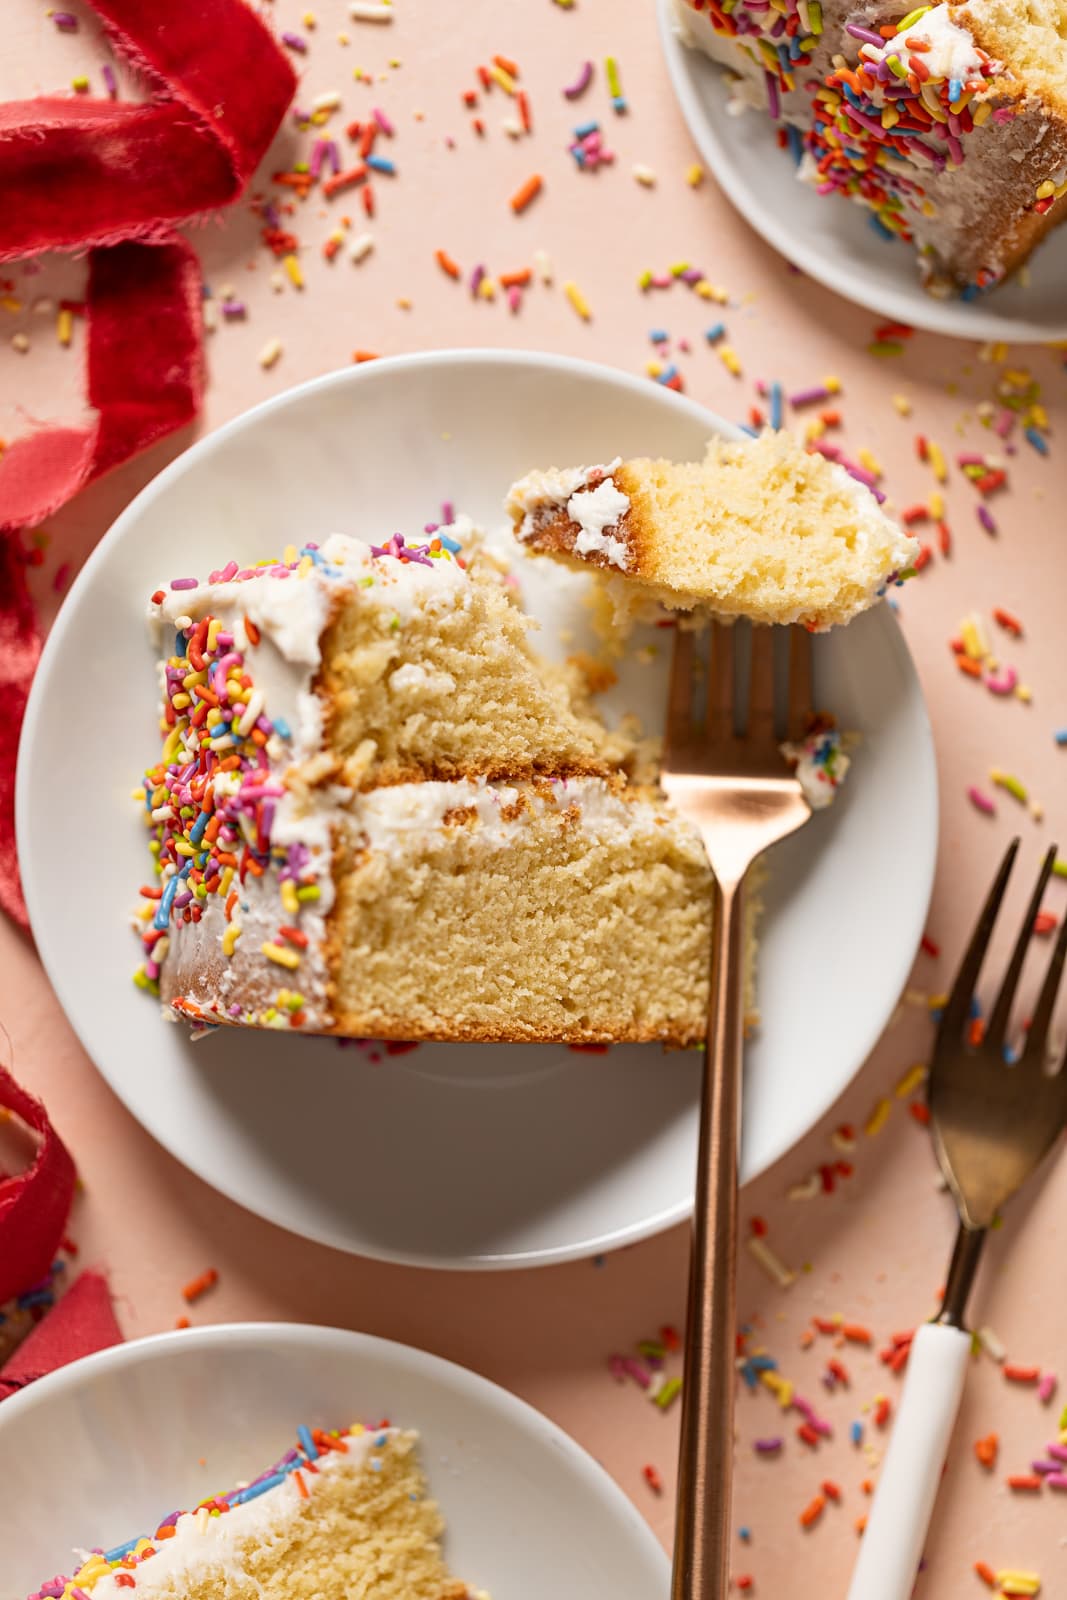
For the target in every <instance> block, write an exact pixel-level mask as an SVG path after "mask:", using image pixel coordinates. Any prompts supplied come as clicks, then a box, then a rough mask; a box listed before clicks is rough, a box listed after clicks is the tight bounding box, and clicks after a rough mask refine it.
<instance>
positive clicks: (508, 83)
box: [487, 61, 515, 94]
mask: <svg viewBox="0 0 1067 1600" xmlns="http://www.w3.org/2000/svg"><path fill="white" fill-rule="evenodd" d="M487 70H488V73H489V76H490V77H491V78H492V80H493V82H494V83H499V85H500V87H501V88H502V89H503V91H504V93H505V94H514V93H515V79H514V78H513V77H512V76H511V73H510V72H505V71H504V68H503V67H498V66H497V64H496V62H495V61H494V62H493V65H492V66H491V67H489V68H488V69H487Z"/></svg>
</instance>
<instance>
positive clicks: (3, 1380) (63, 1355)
mask: <svg viewBox="0 0 1067 1600" xmlns="http://www.w3.org/2000/svg"><path fill="white" fill-rule="evenodd" d="M121 1343H122V1332H121V1330H120V1328H119V1325H118V1323H117V1322H116V1321H115V1313H114V1311H113V1310H112V1309H111V1295H110V1294H109V1293H108V1287H107V1283H106V1281H105V1280H104V1278H102V1277H101V1275H100V1273H99V1272H83V1273H82V1274H81V1276H80V1277H79V1278H77V1279H75V1281H74V1283H73V1284H72V1285H71V1287H70V1288H69V1289H68V1290H67V1292H66V1294H65V1295H64V1296H63V1298H62V1300H60V1301H59V1303H58V1304H57V1305H56V1306H54V1307H53V1309H52V1310H51V1311H49V1312H48V1314H47V1316H45V1317H44V1318H43V1319H42V1320H41V1321H40V1322H39V1323H38V1324H37V1326H36V1328H34V1330H33V1332H32V1333H30V1334H28V1335H27V1337H26V1338H25V1339H24V1340H23V1341H22V1343H21V1344H20V1345H19V1347H18V1349H17V1350H16V1351H15V1353H14V1355H13V1356H11V1357H10V1359H9V1360H8V1362H7V1364H6V1366H4V1367H3V1368H0V1400H6V1399H7V1397H8V1395H11V1394H15V1393H16V1392H17V1390H19V1389H24V1388H25V1387H26V1385H27V1384H28V1383H33V1381H34V1379H36V1378H43V1377H44V1376H45V1374H46V1373H48V1372H54V1371H55V1370H56V1368H57V1367H65V1366H66V1365H67V1363H68V1362H70V1361H77V1360H79V1359H80V1358H81V1357H82V1356H90V1355H92V1353H93V1351H94V1350H107V1349H108V1348H109V1347H110V1346H111V1345H113V1344H121Z"/></svg>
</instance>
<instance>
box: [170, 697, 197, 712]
mask: <svg viewBox="0 0 1067 1600" xmlns="http://www.w3.org/2000/svg"><path fill="white" fill-rule="evenodd" d="M170 703H171V705H172V706H173V707H174V709H175V711H184V710H185V708H186V706H191V705H192V703H193V697H192V695H191V694H176V695H172V696H171V702H170Z"/></svg>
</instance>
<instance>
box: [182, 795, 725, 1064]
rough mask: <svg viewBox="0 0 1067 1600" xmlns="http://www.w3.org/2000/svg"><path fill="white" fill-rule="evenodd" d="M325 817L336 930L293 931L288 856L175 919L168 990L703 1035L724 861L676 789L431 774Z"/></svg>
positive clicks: (245, 1010)
mask: <svg viewBox="0 0 1067 1600" xmlns="http://www.w3.org/2000/svg"><path fill="white" fill-rule="evenodd" d="M317 820H318V821H319V823H320V824H322V825H325V826H327V827H328V829H329V831H330V834H331V837H332V839H333V841H334V850H335V853H334V863H333V883H332V894H333V898H332V902H331V910H330V912H329V913H328V915H327V916H326V917H325V919H324V931H325V937H324V939H322V941H321V942H319V941H318V940H316V941H315V942H314V943H312V942H309V944H308V946H307V947H305V948H300V947H299V946H294V945H292V944H287V943H286V939H285V935H284V934H283V933H281V932H280V931H279V928H280V927H281V926H283V925H284V923H285V920H286V916H287V913H286V911H285V909H284V906H283V904H282V900H281V890H280V886H279V884H278V881H277V879H276V878H275V876H274V875H273V874H270V873H268V874H265V875H264V876H263V877H262V878H260V879H259V880H256V881H255V882H254V883H253V884H251V885H247V886H246V890H244V891H242V895H241V898H240V899H239V901H238V903H237V904H236V905H234V906H233V908H232V918H231V922H230V923H229V924H228V923H227V920H226V916H225V912H224V908H223V906H222V904H221V902H220V901H219V899H218V897H216V898H215V900H214V901H213V903H212V904H211V905H210V906H209V907H208V908H207V909H206V911H205V913H204V915H203V916H202V918H201V919H200V921H199V922H197V923H191V924H188V925H182V926H180V927H179V928H177V929H176V930H175V932H174V933H173V934H172V936H171V942H170V950H169V954H168V957H167V960H166V963H165V966H164V969H163V973H162V987H161V992H162V995H163V998H164V999H165V1000H166V1001H168V1002H169V1003H170V1004H171V1005H172V1006H173V1007H175V1008H176V1009H177V1011H178V1012H179V1013H180V1014H182V1015H184V1016H187V1017H189V1018H191V1019H192V1020H194V1021H195V1022H197V1023H200V1024H204V1023H208V1024H210V1023H214V1022H232V1023H235V1024H238V1025H251V1026H264V1025H266V1026H274V1027H286V1028H288V1027H292V1026H295V1027H299V1028H302V1029H304V1030H307V1031H318V1032H335V1033H341V1034H346V1035H354V1036H357V1037H368V1038H387V1039H388V1038H393V1039H397V1038H399V1039H451V1040H463V1039H470V1040H478V1039H485V1040H488V1039H492V1040H526V1041H539V1040H540V1041H557V1040H558V1041H568V1042H572V1043H593V1042H610V1041H619V1040H651V1039H659V1040H663V1041H664V1042H667V1043H672V1044H676V1045H683V1044H690V1043H695V1042H697V1041H698V1040H700V1039H702V1038H703V1035H704V1026H705V1009H706V998H707V967H708V949H709V940H710V916H711V910H710V907H711V897H710V891H711V877H710V871H709V868H708V865H707V860H706V857H705V855H704V850H703V846H702V845H701V842H700V839H699V837H698V836H697V835H696V834H695V833H694V832H693V831H692V830H690V829H689V828H688V827H687V826H686V825H685V824H683V823H682V822H680V821H679V820H678V819H677V818H676V817H674V816H673V814H672V813H671V812H670V811H669V810H668V808H667V806H666V803H665V802H664V801H663V800H662V799H661V798H659V797H658V796H655V795H653V794H650V793H648V792H639V791H634V790H632V789H630V788H628V787H627V786H626V785H625V784H624V783H623V781H622V780H621V779H616V780H614V781H613V782H612V781H607V780H604V779H601V778H590V777H577V778H573V779H568V780H563V781H556V780H541V781H538V782H535V783H532V784H501V783H489V782H486V781H485V780H479V781H472V780H459V781H455V782H427V783H417V784H400V785H393V786H390V787H387V788H379V789H376V790H373V791H371V792H369V793H355V794H352V795H351V796H349V797H347V798H344V799H341V800H340V801H336V802H334V803H333V804H332V805H327V803H326V802H325V801H324V802H323V808H322V810H321V811H320V815H319V817H318V819H317ZM233 924H236V925H237V926H238V927H239V928H240V929H241V930H242V931H241V933H240V936H239V939H238V940H237V941H235V942H233V944H232V953H231V954H230V955H229V956H226V955H225V953H224V941H225V933H226V928H227V926H229V925H233ZM264 944H266V945H268V946H269V947H270V948H271V949H272V950H273V952H274V955H275V956H277V955H279V954H280V955H285V956H286V957H288V958H289V960H290V961H291V966H289V967H287V968H286V967H282V966H281V965H279V964H277V962H276V961H275V960H274V959H271V957H269V956H268V957H267V958H266V959H265V958H264V955H263V953H262V952H263V946H264Z"/></svg>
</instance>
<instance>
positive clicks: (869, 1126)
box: [863, 1095, 892, 1139]
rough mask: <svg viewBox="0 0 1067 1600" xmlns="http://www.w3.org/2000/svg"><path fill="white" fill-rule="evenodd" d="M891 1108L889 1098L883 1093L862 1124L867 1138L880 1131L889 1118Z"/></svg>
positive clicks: (871, 1137)
mask: <svg viewBox="0 0 1067 1600" xmlns="http://www.w3.org/2000/svg"><path fill="white" fill-rule="evenodd" d="M891 1109H892V1107H891V1106H890V1103H889V1100H888V1099H887V1098H886V1097H885V1096H884V1095H883V1097H882V1098H881V1100H879V1102H878V1104H877V1105H876V1106H875V1108H874V1110H873V1111H872V1112H871V1114H870V1116H869V1117H868V1118H867V1121H866V1122H865V1123H864V1124H863V1131H864V1133H865V1134H866V1135H867V1137H868V1138H869V1139H873V1138H874V1136H875V1134H876V1133H881V1131H882V1129H883V1128H884V1127H885V1125H886V1122H887V1121H888V1120H889V1113H890V1111H891Z"/></svg>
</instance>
